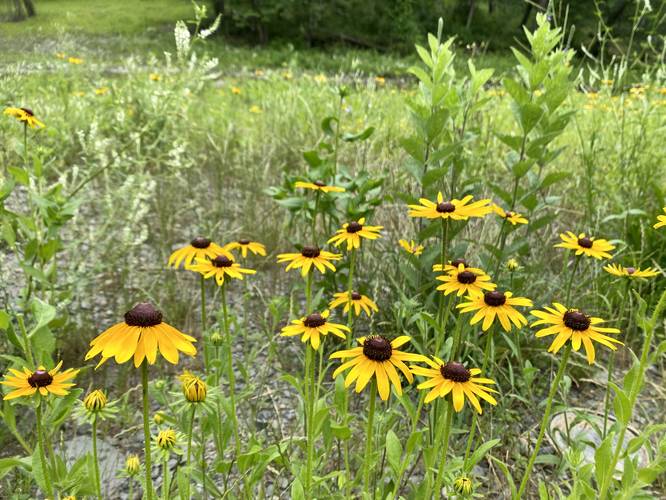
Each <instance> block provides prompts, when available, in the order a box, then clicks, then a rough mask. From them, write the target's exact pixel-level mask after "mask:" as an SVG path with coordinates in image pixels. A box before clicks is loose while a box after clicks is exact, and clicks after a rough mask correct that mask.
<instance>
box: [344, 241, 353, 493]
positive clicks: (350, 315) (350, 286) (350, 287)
mask: <svg viewBox="0 0 666 500" xmlns="http://www.w3.org/2000/svg"><path fill="white" fill-rule="evenodd" d="M355 265H356V250H354V249H353V248H352V250H351V251H350V252H349V282H348V284H347V293H348V294H349V300H350V301H351V295H352V292H353V291H354V267H355ZM353 325H354V308H353V307H352V305H351V304H350V305H349V313H348V315H347V327H348V328H349V329H350V330H351V329H352V327H353ZM346 344H347V349H351V346H352V334H351V332H350V333H347V338H346ZM344 394H345V396H344V398H345V399H344V402H343V415H342V422H343V424H345V425H346V424H347V423H348V421H349V398H348V394H347V391H345V393H344ZM343 457H344V462H345V471H347V478H350V477H352V476H353V471H352V470H351V463H350V460H349V439H345V441H344V443H343ZM351 486H352V483H351V481H345V497H346V498H350V497H351Z"/></svg>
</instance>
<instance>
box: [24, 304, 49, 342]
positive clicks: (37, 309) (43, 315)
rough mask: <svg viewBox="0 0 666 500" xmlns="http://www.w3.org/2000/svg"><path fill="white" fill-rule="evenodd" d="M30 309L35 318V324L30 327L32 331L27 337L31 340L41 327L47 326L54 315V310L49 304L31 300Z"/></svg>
mask: <svg viewBox="0 0 666 500" xmlns="http://www.w3.org/2000/svg"><path fill="white" fill-rule="evenodd" d="M30 309H31V310H32V314H33V315H34V316H35V320H36V322H37V323H36V324H35V325H34V326H33V327H32V330H30V332H29V333H28V337H30V338H32V336H33V335H35V334H36V333H37V332H38V331H39V330H40V329H41V328H42V327H44V326H46V325H48V324H49V323H50V322H51V320H53V318H55V315H56V308H55V307H53V306H52V305H51V304H47V303H46V302H44V301H42V300H40V299H37V298H35V299H32V302H31V303H30Z"/></svg>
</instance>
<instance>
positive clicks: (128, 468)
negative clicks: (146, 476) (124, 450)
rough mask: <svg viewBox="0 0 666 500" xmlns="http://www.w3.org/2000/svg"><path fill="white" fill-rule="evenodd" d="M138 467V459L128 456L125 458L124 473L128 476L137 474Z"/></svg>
mask: <svg viewBox="0 0 666 500" xmlns="http://www.w3.org/2000/svg"><path fill="white" fill-rule="evenodd" d="M140 467H141V462H140V461H139V457H138V456H137V455H130V456H128V457H127V461H126V462H125V472H127V473H128V474H129V475H130V476H134V475H136V474H138V473H139V469H140Z"/></svg>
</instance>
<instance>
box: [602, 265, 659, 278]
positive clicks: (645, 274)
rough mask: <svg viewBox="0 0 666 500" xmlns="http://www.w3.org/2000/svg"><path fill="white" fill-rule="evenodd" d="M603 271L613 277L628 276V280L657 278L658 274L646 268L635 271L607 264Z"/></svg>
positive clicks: (630, 268) (632, 268)
mask: <svg viewBox="0 0 666 500" xmlns="http://www.w3.org/2000/svg"><path fill="white" fill-rule="evenodd" d="M604 271H606V272H607V273H610V274H612V275H614V276H628V277H630V278H654V277H655V276H659V272H658V271H656V270H654V269H652V268H651V267H646V268H645V269H637V268H635V267H624V266H620V265H618V264H609V265H607V266H604Z"/></svg>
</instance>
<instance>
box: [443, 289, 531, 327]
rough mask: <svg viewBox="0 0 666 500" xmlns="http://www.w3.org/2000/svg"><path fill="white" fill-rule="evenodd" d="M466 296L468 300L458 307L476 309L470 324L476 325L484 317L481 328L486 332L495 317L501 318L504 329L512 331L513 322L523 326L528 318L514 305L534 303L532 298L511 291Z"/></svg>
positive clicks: (470, 310) (472, 310) (469, 310)
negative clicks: (515, 294)
mask: <svg viewBox="0 0 666 500" xmlns="http://www.w3.org/2000/svg"><path fill="white" fill-rule="evenodd" d="M466 298H467V300H468V302H463V303H462V304H458V305H457V306H456V307H457V308H459V309H460V312H463V313H468V312H475V311H476V314H474V316H472V319H471V320H470V321H469V324H470V325H475V324H476V323H478V322H479V321H481V320H482V319H483V325H481V329H482V330H483V331H484V332H485V331H487V330H488V328H490V326H491V325H492V324H493V322H494V321H495V317H497V318H498V319H499V322H500V324H501V325H502V328H504V331H507V332H509V331H511V328H512V326H511V323H513V324H514V325H516V328H521V327H522V326H524V325H526V324H527V319H525V316H523V315H522V314H521V313H520V312H518V310H516V309H515V308H514V306H523V307H529V306H531V305H532V301H531V300H530V299H526V298H525V297H514V296H513V294H512V293H511V292H499V291H497V290H493V291H492V292H486V293H476V294H472V295H468V296H467V297H466Z"/></svg>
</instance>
